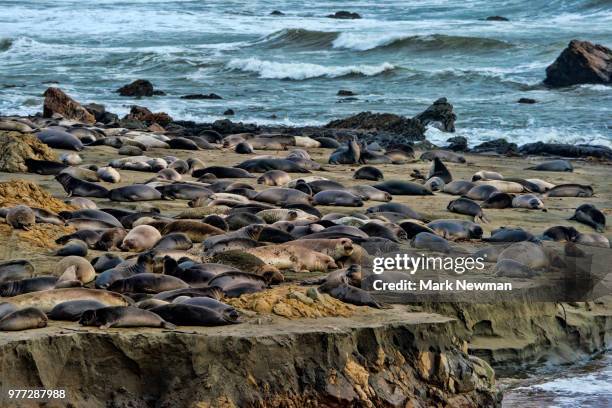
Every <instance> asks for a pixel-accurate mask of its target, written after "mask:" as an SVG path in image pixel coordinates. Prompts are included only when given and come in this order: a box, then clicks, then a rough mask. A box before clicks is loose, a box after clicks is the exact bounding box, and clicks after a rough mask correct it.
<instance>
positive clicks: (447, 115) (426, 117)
mask: <svg viewBox="0 0 612 408" xmlns="http://www.w3.org/2000/svg"><path fill="white" fill-rule="evenodd" d="M414 118H415V119H417V120H420V121H421V123H422V124H423V125H424V126H427V125H429V124H431V125H432V126H434V127H436V128H438V129H440V130H442V131H444V132H454V131H455V120H457V115H455V113H454V112H453V105H451V104H450V103H448V101H447V100H446V98H440V99H438V100H437V101H435V102H434V103H433V104H432V105H431V106H430V107H429V108H427V109H425V110H424V111H423V112H422V113H419V114H418V115H416V116H415V117H414Z"/></svg>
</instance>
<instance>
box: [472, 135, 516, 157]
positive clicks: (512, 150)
mask: <svg viewBox="0 0 612 408" xmlns="http://www.w3.org/2000/svg"><path fill="white" fill-rule="evenodd" d="M472 152H473V153H496V154H504V155H506V156H517V155H518V146H517V145H516V143H510V142H508V141H507V140H506V139H495V140H491V141H488V142H484V143H481V144H479V145H478V146H474V148H473V149H472Z"/></svg>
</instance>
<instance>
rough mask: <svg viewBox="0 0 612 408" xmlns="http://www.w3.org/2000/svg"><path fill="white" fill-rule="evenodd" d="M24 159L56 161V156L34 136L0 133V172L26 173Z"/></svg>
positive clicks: (26, 168)
mask: <svg viewBox="0 0 612 408" xmlns="http://www.w3.org/2000/svg"><path fill="white" fill-rule="evenodd" d="M26 159H35V160H57V156H56V155H55V152H54V151H53V149H51V148H50V147H49V146H47V145H46V144H44V143H43V142H41V141H40V140H38V138H37V137H36V136H34V135H31V134H28V133H26V134H22V133H19V132H3V131H0V171H3V172H7V173H26V172H27V171H28V167H27V166H26V164H25V160H26Z"/></svg>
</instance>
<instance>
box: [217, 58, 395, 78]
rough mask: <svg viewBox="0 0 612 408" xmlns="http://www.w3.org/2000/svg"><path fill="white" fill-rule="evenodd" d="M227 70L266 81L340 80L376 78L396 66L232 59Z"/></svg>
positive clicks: (387, 64)
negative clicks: (375, 76) (256, 76)
mask: <svg viewBox="0 0 612 408" xmlns="http://www.w3.org/2000/svg"><path fill="white" fill-rule="evenodd" d="M227 68H229V69H232V70H239V71H244V72H253V73H256V74H259V77H260V78H265V79H293V80H304V79H309V78H320V77H327V78H339V77H343V76H349V75H364V76H374V75H379V74H382V73H384V72H389V71H393V70H394V69H395V66H394V65H392V64H389V63H388V62H385V63H382V64H380V65H347V66H324V65H318V64H309V63H294V62H290V63H285V62H272V61H262V60H260V59H258V58H246V59H232V60H231V61H230V62H228V64H227Z"/></svg>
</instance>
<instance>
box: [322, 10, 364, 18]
mask: <svg viewBox="0 0 612 408" xmlns="http://www.w3.org/2000/svg"><path fill="white" fill-rule="evenodd" d="M327 17H329V18H338V19H341V20H357V19H360V18H361V15H359V13H353V12H350V11H345V10H341V11H336V12H335V13H334V14H329V15H328V16H327Z"/></svg>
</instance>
